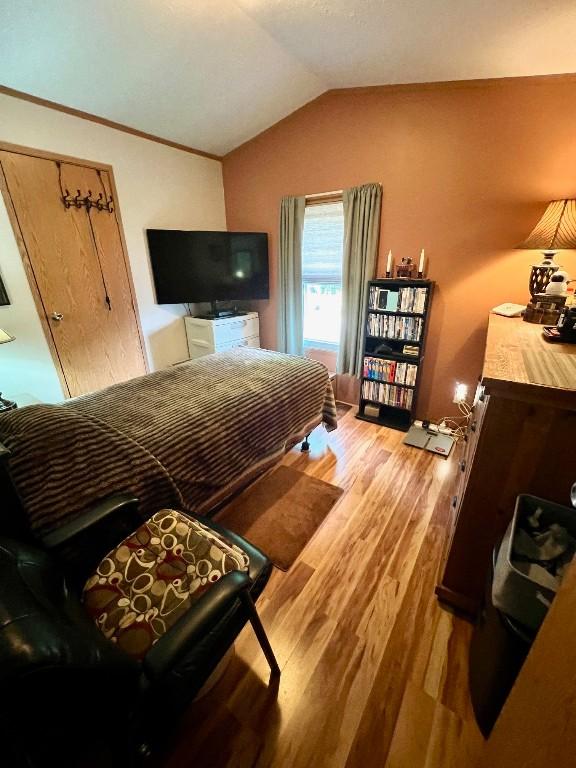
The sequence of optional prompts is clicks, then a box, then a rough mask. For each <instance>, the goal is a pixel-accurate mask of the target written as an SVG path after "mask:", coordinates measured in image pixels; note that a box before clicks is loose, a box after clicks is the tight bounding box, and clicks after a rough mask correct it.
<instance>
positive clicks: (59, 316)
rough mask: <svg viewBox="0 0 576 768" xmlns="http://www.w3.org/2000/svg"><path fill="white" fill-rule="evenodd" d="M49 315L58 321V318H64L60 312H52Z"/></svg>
mask: <svg viewBox="0 0 576 768" xmlns="http://www.w3.org/2000/svg"><path fill="white" fill-rule="evenodd" d="M50 317H51V318H52V320H57V321H58V322H60V320H62V319H63V318H64V315H63V314H62V312H52V314H51V315H50Z"/></svg>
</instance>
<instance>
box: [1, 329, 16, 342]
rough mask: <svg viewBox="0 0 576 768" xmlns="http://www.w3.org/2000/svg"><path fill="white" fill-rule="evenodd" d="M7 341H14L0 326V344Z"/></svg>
mask: <svg viewBox="0 0 576 768" xmlns="http://www.w3.org/2000/svg"><path fill="white" fill-rule="evenodd" d="M7 341H14V336H10V334H9V333H6V331H3V330H2V328H0V344H6V342H7Z"/></svg>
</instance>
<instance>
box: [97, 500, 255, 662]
mask: <svg viewBox="0 0 576 768" xmlns="http://www.w3.org/2000/svg"><path fill="white" fill-rule="evenodd" d="M248 566H249V559H248V556H247V555H246V553H245V552H244V551H243V550H242V549H240V548H239V547H237V546H236V545H234V544H232V543H231V542H229V541H227V540H226V539H225V538H224V537H223V536H221V535H219V534H217V533H216V532H215V531H213V530H211V529H209V528H207V527H206V526H205V525H203V524H202V523H200V522H199V521H198V520H194V519H191V518H189V517H186V516H185V515H183V514H181V513H180V512H176V511H175V510H173V509H163V510H161V511H160V512H157V513H156V514H155V515H153V517H151V518H150V519H149V520H148V521H147V522H146V523H144V524H143V525H141V526H140V527H139V528H138V529H137V530H136V531H135V532H134V533H133V534H132V535H131V536H129V537H128V538H126V539H124V541H123V542H122V543H121V544H119V545H118V546H117V547H116V548H115V549H114V550H112V552H110V553H108V555H106V557H105V558H104V559H103V560H102V561H101V562H100V565H99V566H98V569H97V570H96V573H94V575H93V576H91V577H90V578H89V579H88V581H87V582H86V584H85V586H84V592H83V600H84V605H85V608H86V610H87V611H88V613H89V615H90V616H91V617H92V618H93V619H94V621H95V622H96V624H97V625H98V627H99V628H100V629H101V630H102V632H103V633H104V634H105V635H106V637H107V638H109V639H110V640H111V641H112V642H114V643H116V644H117V645H118V646H119V647H120V648H122V649H123V650H124V651H126V652H127V653H129V654H130V655H131V656H133V657H134V658H137V659H142V658H143V657H144V656H145V655H146V653H147V652H148V651H149V650H150V648H151V647H152V646H153V645H154V643H155V642H156V641H157V640H158V639H159V638H160V637H162V635H163V634H164V633H165V632H166V631H167V630H168V629H169V628H170V627H171V626H173V625H174V624H175V623H176V621H178V619H179V618H180V617H181V616H182V615H183V614H184V613H186V611H187V610H188V609H189V608H190V606H191V605H192V604H193V603H194V602H195V601H196V600H198V598H199V597H200V596H201V595H202V594H203V593H204V592H205V591H206V590H207V589H209V588H210V586H211V585H212V584H214V583H215V582H217V581H218V580H219V579H221V578H222V576H224V574H226V573H229V572H230V571H233V570H240V571H247V570H248Z"/></svg>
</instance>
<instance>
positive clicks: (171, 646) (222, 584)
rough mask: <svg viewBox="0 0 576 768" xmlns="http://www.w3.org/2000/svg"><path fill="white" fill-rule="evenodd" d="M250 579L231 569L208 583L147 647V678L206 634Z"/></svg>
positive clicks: (158, 674) (168, 665) (155, 676)
mask: <svg viewBox="0 0 576 768" xmlns="http://www.w3.org/2000/svg"><path fill="white" fill-rule="evenodd" d="M251 583H252V582H251V580H250V577H249V576H248V574H247V573H245V572H244V571H230V573H227V574H226V575H225V576H223V577H222V578H221V579H220V580H219V581H217V582H216V584H214V585H213V586H211V587H210V588H209V589H208V591H207V592H205V593H204V594H203V595H202V597H200V598H199V600H198V601H197V602H195V603H194V605H193V606H192V607H191V608H190V610H189V611H188V612H187V613H186V614H184V616H181V617H180V619H178V621H177V622H176V624H174V626H173V627H171V628H170V629H169V630H168V631H167V632H166V634H164V635H163V636H162V637H161V638H160V639H159V640H158V641H157V642H156V643H155V644H154V645H153V646H152V648H151V649H150V650H149V651H148V653H147V654H146V656H145V658H144V661H143V666H144V671H145V672H146V676H147V677H148V679H149V680H151V681H153V680H158V679H159V678H161V677H162V675H164V674H165V673H166V672H167V671H168V670H170V669H171V668H172V667H173V666H174V664H175V662H176V661H177V660H178V659H179V658H180V657H181V656H183V655H184V654H185V653H186V652H187V651H188V650H190V648H191V647H192V646H193V645H194V643H196V642H199V641H200V640H201V639H203V638H204V637H206V635H207V634H208V633H209V632H210V630H211V629H212V628H213V627H215V626H216V625H217V624H218V622H219V621H220V620H221V619H223V618H224V617H225V615H226V613H227V612H228V611H229V610H230V609H231V608H233V606H234V604H235V602H236V599H237V598H238V597H239V595H240V594H241V593H242V592H243V591H244V590H247V589H249V588H250V585H251ZM246 618H248V617H246Z"/></svg>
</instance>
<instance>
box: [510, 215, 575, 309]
mask: <svg viewBox="0 0 576 768" xmlns="http://www.w3.org/2000/svg"><path fill="white" fill-rule="evenodd" d="M516 247H517V248H525V249H529V248H530V249H532V248H534V249H538V250H539V251H543V259H542V261H541V262H540V264H533V265H532V271H531V272H530V295H531V296H535V295H536V294H537V293H544V291H545V290H546V286H547V285H548V283H549V282H550V278H551V277H552V275H553V274H554V272H556V271H557V270H558V269H560V265H559V264H556V263H555V261H554V256H555V255H556V252H557V251H559V250H560V249H562V248H576V200H552V202H551V203H548V207H547V208H546V210H545V211H544V215H543V216H542V218H541V219H540V221H539V222H538V224H536V226H535V227H534V229H533V230H532V232H530V234H529V235H528V237H527V238H526V240H524V241H523V242H522V243H520V245H518V246H516Z"/></svg>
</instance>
